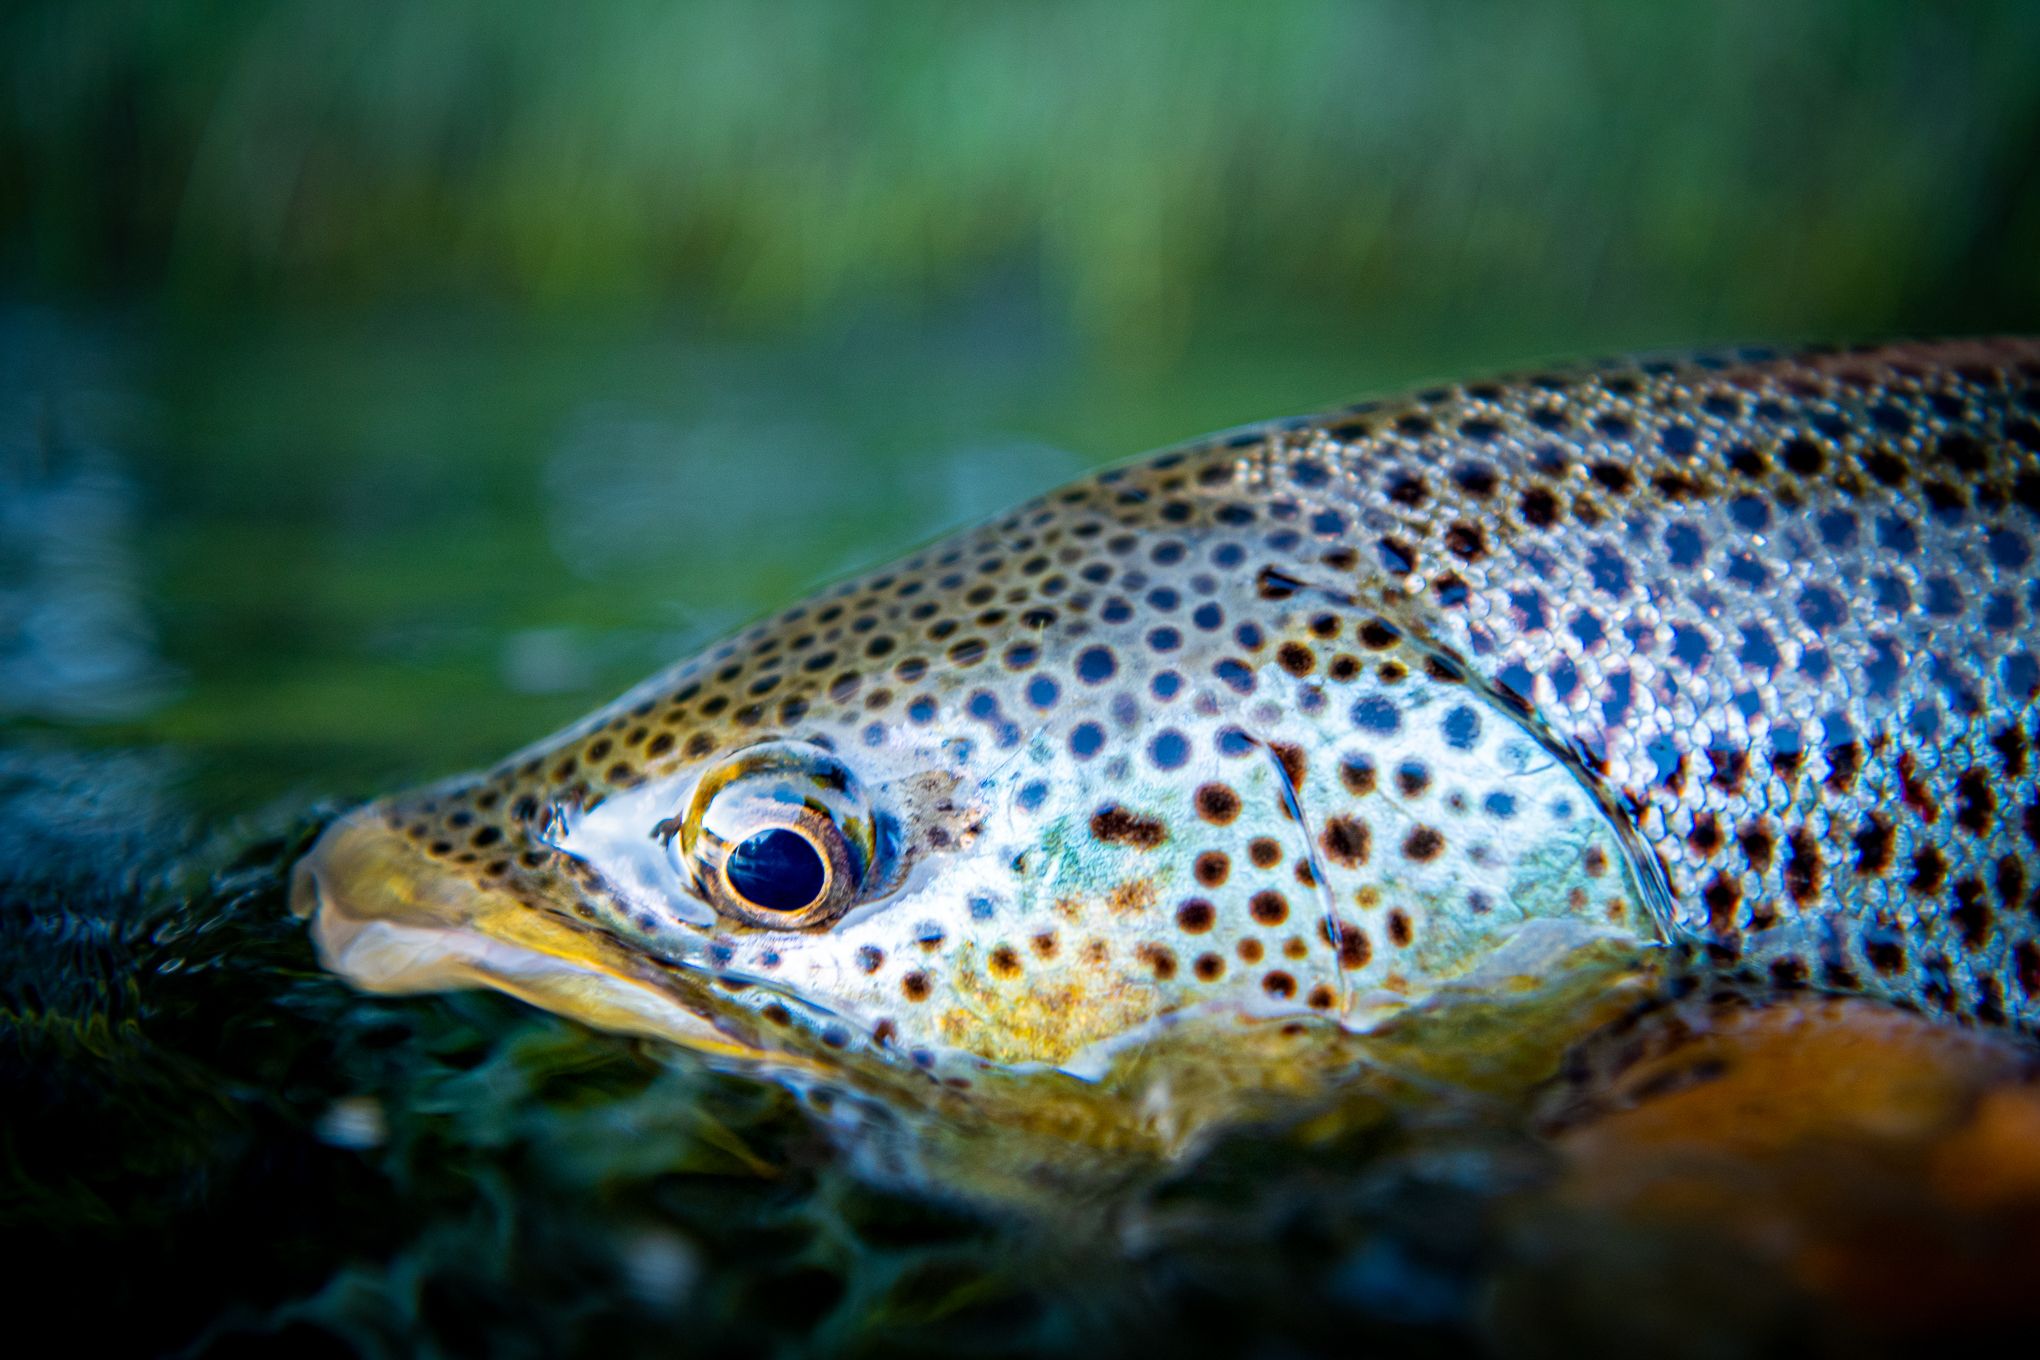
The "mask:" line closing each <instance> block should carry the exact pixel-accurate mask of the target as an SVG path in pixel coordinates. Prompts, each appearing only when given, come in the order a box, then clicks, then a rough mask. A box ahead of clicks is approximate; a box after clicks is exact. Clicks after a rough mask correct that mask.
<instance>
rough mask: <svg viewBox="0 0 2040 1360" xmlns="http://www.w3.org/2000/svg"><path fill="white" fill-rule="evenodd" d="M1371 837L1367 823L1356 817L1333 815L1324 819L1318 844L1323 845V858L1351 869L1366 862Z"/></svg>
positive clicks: (1371, 842)
mask: <svg viewBox="0 0 2040 1360" xmlns="http://www.w3.org/2000/svg"><path fill="white" fill-rule="evenodd" d="M1373 839H1374V838H1373V835H1372V833H1371V832H1370V831H1369V830H1368V828H1367V823H1365V822H1363V821H1361V820H1359V819H1358V818H1357V817H1333V818H1331V819H1330V820H1328V821H1326V823H1325V829H1324V832H1323V834H1321V835H1320V836H1319V837H1318V844H1319V845H1321V846H1323V847H1324V852H1325V858H1327V859H1329V860H1331V861H1332V863H1334V864H1337V865H1340V866H1342V867H1344V868H1348V869H1351V868H1353V867H1355V866H1357V865H1361V864H1365V863H1366V862H1367V854H1368V850H1369V849H1370V847H1371V846H1372V844H1373Z"/></svg>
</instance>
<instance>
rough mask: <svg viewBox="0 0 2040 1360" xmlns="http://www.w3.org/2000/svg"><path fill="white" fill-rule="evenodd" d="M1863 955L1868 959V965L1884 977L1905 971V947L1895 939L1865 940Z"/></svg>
mask: <svg viewBox="0 0 2040 1360" xmlns="http://www.w3.org/2000/svg"><path fill="white" fill-rule="evenodd" d="M1863 957H1864V958H1866V959H1868V960H1870V966H1871V967H1872V968H1875V969H1876V970H1877V971H1878V972H1879V973H1880V974H1882V975H1883V976H1885V977H1890V976H1891V975H1892V974H1894V973H1902V972H1904V971H1905V949H1904V948H1903V947H1902V946H1901V945H1900V944H1899V943H1898V941H1896V940H1887V939H1873V940H1865V941H1864V942H1863Z"/></svg>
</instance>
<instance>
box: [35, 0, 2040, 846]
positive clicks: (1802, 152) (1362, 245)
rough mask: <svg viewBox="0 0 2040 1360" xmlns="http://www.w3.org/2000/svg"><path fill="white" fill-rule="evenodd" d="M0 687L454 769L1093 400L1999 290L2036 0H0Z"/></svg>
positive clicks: (1014, 478) (252, 775) (940, 508)
mask: <svg viewBox="0 0 2040 1360" xmlns="http://www.w3.org/2000/svg"><path fill="white" fill-rule="evenodd" d="M0 73H4V81H0V723H4V724H6V727H5V733H7V734H9V735H10V739H11V740H12V741H14V742H16V743H28V744H37V743H42V744H51V743H56V744H62V745H64V746H67V747H81V746H82V747H86V748H111V747H122V748H143V749H147V750H150V751H154V752H158V753H163V760H164V762H165V763H164V766H163V768H164V770H165V774H164V775H163V777H164V778H165V779H166V780H167V781H170V782H171V783H174V784H175V785H176V786H177V787H178V788H179V789H180V790H181V791H182V793H181V796H182V797H184V798H186V799H188V800H189V801H190V803H191V805H192V806H195V807H197V808H200V809H203V810H206V811H208V812H219V811H246V810H250V809H252V808H255V807H258V806H260V805H262V804H263V803H265V802H266V801H268V800H273V799H278V798H301V797H304V796H306V795H308V794H315V793H339V794H357V793H368V792H373V791H375V790H376V789H377V788H378V787H379V786H380V785H382V784H384V783H387V782H390V781H394V780H398V779H405V778H412V777H416V776H420V775H424V774H430V773H435V772H440V771H445V770H449V769H452V768H456V767H458V766H460V765H461V764H463V763H466V762H469V761H475V760H480V759H485V758H488V757H490V756H493V755H495V754H498V753H500V752H501V751H503V750H505V749H507V748H508V747H509V746H511V745H514V744H517V743H519V742H521V741H523V740H525V739H528V738H531V737H534V736H536V735H538V734H540V733H541V732H543V731H544V730H545V729H546V728H547V727H548V726H550V725H552V724H554V723H556V722H559V721H563V720H565V719H568V718H570V717H572V716H574V715H576V714H577V713H578V712H580V711H581V710H583V709H584V708H586V707H587V706H589V705H591V704H592V703H594V702H596V701H598V700H600V699H602V698H604V697H606V696H607V695H608V694H610V693H612V692H614V691H616V690H617V689H619V688H621V687H622V686H624V685H626V684H628V683H630V682H631V681H632V680H634V679H636V678H637V677H638V676H639V675H641V674H642V673H644V672H646V671H648V670H650V669H651V668H653V667H655V666H657V665H659V664H662V663H664V662H665V661H668V660H671V659H674V658H676V657H677V656H679V655H681V654H683V653H684V652H685V651H686V650H687V649H689V648H691V647H692V646H694V645H696V644H698V643H699V642H701V641H704V640H706V639H707V638H709V637H710V636H712V635H713V634H714V633H716V632H717V631H719V630H721V629H723V628H726V627H728V626H730V625H732V624H734V623H737V622H739V621H741V620H742V619H743V618H745V617H746V616H748V615H750V614H753V613H755V612H757V611H759V610H761V609H764V608H766V607H768V606H770V605H772V604H774V603H776V602H779V601H782V600H784V599H785V598H787V597H788V596H790V595H791V594H793V593H794V592H796V591H798V590H800V589H803V588H804V587H806V586H808V585H810V584H812V583H814V582H816V581H819V580H822V579H825V578H827V577H830V576H833V575H837V574H840V573H841V572H843V571H846V570H848V569H850V568H852V567H854V566H857V565H859V564H862V563H867V562H871V561H874V560H878V559H882V558H884V557H886V556H889V555H891V554H893V553H894V552H897V551H899V550H902V549H904V548H905V547H907V546H908V545H909V544H910V543H912V542H913V541H915V540H917V539H920V538H924V537H927V536H928V535H931V534H933V533H935V532H937V531H939V530H941V529H942V528H944V527H946V526H949V525H951V524H954V523H957V522H960V521H962V520H965V519H968V518H971V517H973V516H975V515H979V514H983V513H988V512H990V511H992V510H995V509H997V508H999V507H1000V506H1002V505H1003V504H1005V503H1007V502H1009V501H1012V500H1015V499H1018V498H1019V497H1021V496H1024V495H1026V494H1029V493H1031V492H1033V491H1035V490H1039V489H1042V488H1043V487H1046V486H1048V485H1051V484H1053V483H1054V482H1055V481H1058V480H1061V479H1063V478H1065V477H1067V476H1070V475H1073V474H1074V473H1076V472H1078V471H1081V470H1082V469H1084V468H1086V467H1089V466H1093V465H1095V464H1097V463H1100V462H1103V461H1107V460H1110V459H1113V458H1117V457H1121V456H1124V455H1126V454H1129V453H1132V452H1134V451H1137V450H1139V449H1141V448H1144V447H1150V446H1154V445H1158V444H1162V443H1166V442H1169V441H1172V440H1175V439H1178V438H1182V437H1186V436H1189V435H1193V434H1196V433H1199V432H1201V431H1203V430H1206V429H1209V428H1214V427H1220V426H1225V425H1230V424H1236V423H1240V422H1243V421H1247V420H1250V419H1255V418H1259V417H1263V416H1270V415H1276V414H1282V413H1287V412H1292V411H1296V410H1302V409H1308V408H1311V407H1315V406H1321V405H1326V404H1330V403H1332V402H1335V401H1339V400H1343V399H1349V398H1352V397H1355V396H1358V395H1362V394H1364V393H1366V392H1369V391H1374V390H1379V389H1383V388H1390V387H1394V386H1397V385H1400V384H1404V383H1409V382H1414V381H1421V380H1425V379H1429V378H1436V377H1446V376H1456V375H1463V374H1465V373H1468V372H1472V371H1476V370H1480V369H1483V368H1491V367H1496V366H1509V365H1514V364H1521V363H1528V362H1531V361H1534V360H1538V359H1543V358H1549V357H1558V356H1564V355H1568V354H1580V353H1588V352H1605V351H1612V350H1621V349H1637V348H1663V347H1680V346H1688V345H1696V344H1701V343H1707V342H1716V341H1723V340H1742V339H1763V340H1791V339H1802V338H1821V339H1844V338H1860V337H1870V336H1877V335H1882V334H1887V333H1891V332H1951V331H1985V330H2012V329H2033V328H2035V327H2036V326H2040V174H2036V172H2035V167H2036V164H2040V6H2036V5H2034V4H2031V3H2014V2H2010V0H2007V2H2004V3H1966V4H1962V5H1915V4H1902V3H1870V2H1869V0H1835V2H1833V3H1791V2H1790V0H1716V2H1715V3H1706V4H1699V3H1695V4H1674V3H1662V4H1660V3H1649V4H1644V3H1636V0H1575V2H1574V3H1565V4H1543V5H1524V4H1502V3H1475V2H1474V0H1467V2H1466V3H1453V4H1442V3H1436V4H1414V3H1410V4H1399V3H1319V2H1315V0H1313V2H1308V3H1303V2H1299V3H1280V2H1277V3H1264V4H1255V5H1241V4H1222V3H1191V2H1189V0H1172V2H1169V3H1161V2H1157V0H1109V2H1107V3H1087V2H1082V0H1072V2H1071V3H1056V4H1047V3H1043V4H1024V5H990V4H847V3H809V4H801V3H750V4H740V3H698V4H674V3H658V4H654V3H613V4H596V3H589V4H579V5H541V4H537V3H524V2H520V0H493V2H489V0H441V2H440V3H425V2H421V0H409V2H406V3H398V2H397V0H352V2H351V3H347V4H332V3H328V2H326V0H279V2H278V3H268V4H261V3H251V2H246V0H241V2H236V0H215V2H214V3H207V4H198V3H181V4H180V3H164V2H163V0H155V2H153V3H150V2H147V0H100V2H94V0H56V2H49V0H15V2H14V3H13V4H10V5H8V6H6V7H5V8H4V10H0Z"/></svg>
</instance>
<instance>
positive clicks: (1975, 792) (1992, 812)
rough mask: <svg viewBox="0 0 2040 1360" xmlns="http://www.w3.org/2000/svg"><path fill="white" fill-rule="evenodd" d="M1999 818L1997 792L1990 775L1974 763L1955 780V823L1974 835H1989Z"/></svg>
mask: <svg viewBox="0 0 2040 1360" xmlns="http://www.w3.org/2000/svg"><path fill="white" fill-rule="evenodd" d="M1996 820H1997V794H1996V793H1994V792H1993V791H1992V790H1991V787H1990V776H1988V775H1986V774H1985V773H1984V772H1983V771H1982V770H1980V769H1978V768H1977V767H1976V766H1974V765H1972V766H1970V767H1969V768H1968V769H1966V770H1964V771H1963V772H1962V777H1961V778H1960V779H1958V780H1956V781H1955V824H1956V825H1957V826H1959V827H1961V828H1962V829H1963V830H1964V831H1967V832H1968V833H1969V834H1970V835H1972V836H1983V835H1988V834H1989V832H1990V828H1991V824H1992V823H1993V822H1995V821H1996Z"/></svg>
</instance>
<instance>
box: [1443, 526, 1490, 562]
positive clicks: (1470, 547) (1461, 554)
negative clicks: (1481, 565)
mask: <svg viewBox="0 0 2040 1360" xmlns="http://www.w3.org/2000/svg"><path fill="white" fill-rule="evenodd" d="M1445 551H1447V552H1449V553H1451V554H1452V555H1453V556H1454V557H1457V558H1459V559H1460V560H1461V561H1465V562H1478V561H1479V560H1480V559H1481V558H1483V557H1485V556H1487V535H1486V534H1484V533H1482V532H1481V528H1480V526H1479V525H1478V524H1469V523H1467V522H1466V521H1465V520H1459V521H1457V522H1455V523H1454V524H1453V525H1452V527H1451V528H1449V529H1447V530H1446V531H1445Z"/></svg>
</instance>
